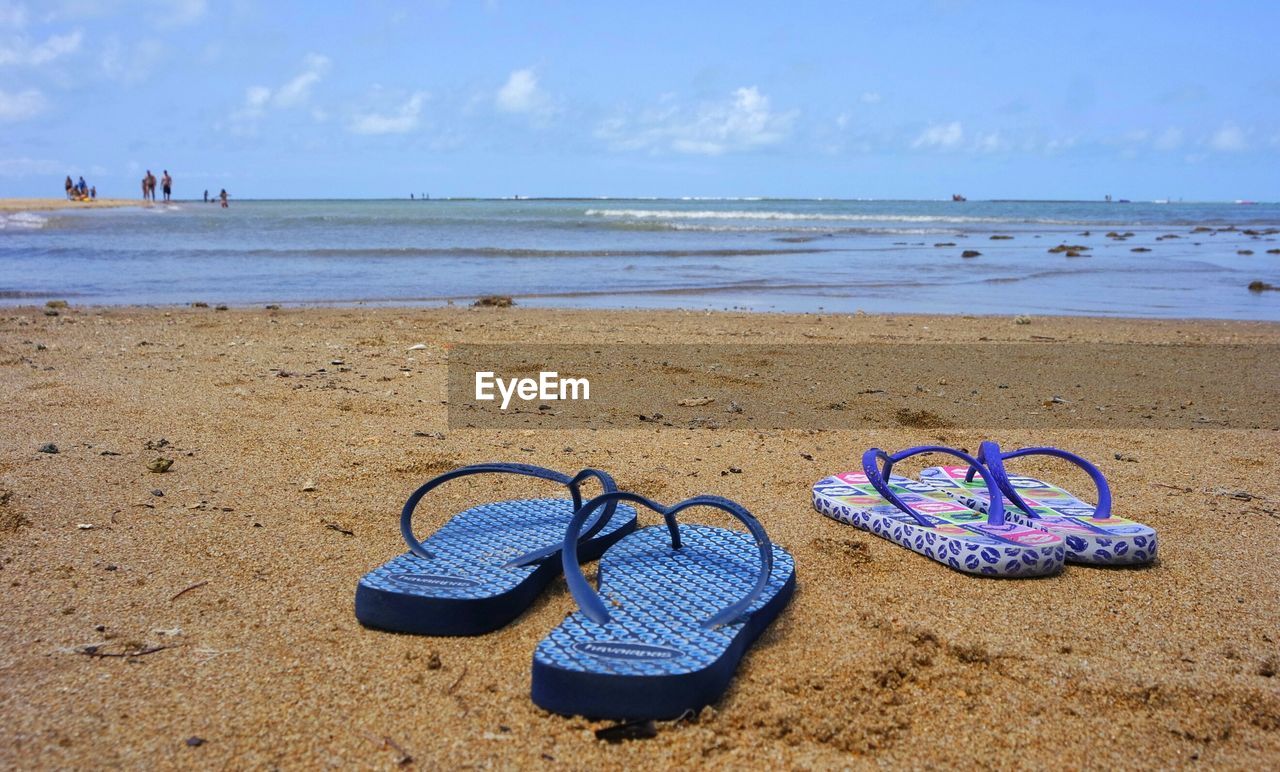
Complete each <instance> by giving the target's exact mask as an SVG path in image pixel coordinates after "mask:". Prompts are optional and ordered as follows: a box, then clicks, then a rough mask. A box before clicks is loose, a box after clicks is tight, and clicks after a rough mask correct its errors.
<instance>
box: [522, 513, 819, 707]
mask: <svg viewBox="0 0 1280 772" xmlns="http://www.w3.org/2000/svg"><path fill="white" fill-rule="evenodd" d="M680 537H681V540H682V542H683V546H681V548H680V549H678V550H677V549H673V548H672V547H671V537H670V534H669V533H668V532H667V531H666V529H663V528H657V527H652V528H643V529H640V530H638V531H636V532H635V533H632V534H630V535H628V536H626V537H625V538H623V539H622V540H621V541H619V542H618V544H617V545H615V546H614V547H612V548H611V549H609V550H608V551H607V552H606V553H605V554H604V556H603V557H601V559H600V569H599V574H600V595H601V597H602V599H603V600H604V602H605V603H606V604H607V605H608V607H609V614H610V616H611V617H612V618H611V619H610V621H609V622H607V623H605V624H598V623H596V622H594V621H592V620H591V619H589V618H588V617H587V616H586V615H585V614H583V613H582V612H580V611H578V612H574V613H573V614H570V615H569V616H568V617H567V618H566V619H565V621H564V622H562V623H561V624H560V625H559V626H558V627H557V628H556V629H555V630H552V631H551V633H550V634H548V635H547V637H546V638H544V639H543V640H542V641H541V642H540V643H539V644H538V647H537V649H536V650H535V651H534V655H533V685H532V695H533V701H534V703H536V704H537V705H538V706H540V707H542V708H545V709H546V710H549V711H552V712H555V713H561V714H564V715H581V716H587V717H589V718H619V719H622V718H625V719H650V718H652V719H665V718H675V717H677V716H680V715H682V714H684V713H685V712H686V711H690V710H698V709H700V708H702V707H703V706H704V705H709V704H711V703H714V702H716V701H717V700H719V699H720V697H721V696H722V695H723V694H724V692H725V691H726V690H727V689H728V688H729V684H730V682H731V681H732V679H733V674H734V672H735V671H736V670H737V667H738V663H739V662H740V661H741V660H742V657H743V656H744V655H745V653H746V652H747V650H748V649H749V648H750V646H751V644H752V643H753V642H754V641H755V640H756V638H757V637H759V635H760V634H761V633H762V632H763V631H764V630H765V628H767V627H768V626H769V624H770V623H771V622H772V621H773V620H774V618H775V617H777V616H778V614H779V613H780V612H781V611H782V609H783V608H785V607H786V605H787V603H788V602H789V601H790V600H791V596H792V593H793V592H794V590H795V561H794V560H793V558H792V557H791V555H790V553H788V552H787V551H786V550H784V549H782V548H781V547H778V546H777V545H774V546H773V570H772V572H771V573H770V578H769V584H768V588H767V590H766V591H765V593H764V594H763V595H762V596H761V597H760V598H759V599H757V600H756V602H755V603H753V604H752V606H751V608H750V609H749V610H748V615H747V617H746V619H745V620H743V621H739V622H734V623H732V624H727V625H723V626H720V627H718V628H714V629H708V628H706V627H704V626H703V625H702V622H703V620H705V619H707V618H708V617H710V616H711V615H712V614H714V613H715V612H717V611H719V610H720V609H722V608H724V607H725V606H727V605H728V604H730V603H732V602H733V601H735V600H737V599H739V598H741V597H743V596H744V595H746V594H747V593H748V592H749V591H751V589H752V588H753V586H754V585H755V581H756V578H757V575H758V572H759V570H760V558H759V548H758V547H757V546H756V543H755V541H754V540H753V539H752V537H751V535H750V534H747V533H743V532H740V531H729V530H726V529H723V528H712V527H709V526H697V525H684V526H681V527H680Z"/></svg>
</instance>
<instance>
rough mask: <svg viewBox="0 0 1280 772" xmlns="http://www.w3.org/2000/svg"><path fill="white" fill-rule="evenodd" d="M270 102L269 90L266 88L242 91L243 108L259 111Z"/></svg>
mask: <svg viewBox="0 0 1280 772" xmlns="http://www.w3.org/2000/svg"><path fill="white" fill-rule="evenodd" d="M270 101H271V89H269V88H267V87H266V86H250V87H249V88H247V89H245V90H244V104H245V107H249V108H252V109H255V110H256V109H261V108H263V107H266V106H267V102H270Z"/></svg>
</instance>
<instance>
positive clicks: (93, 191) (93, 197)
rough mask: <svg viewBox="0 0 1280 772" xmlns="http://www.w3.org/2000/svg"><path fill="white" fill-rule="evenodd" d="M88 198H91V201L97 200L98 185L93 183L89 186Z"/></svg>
mask: <svg viewBox="0 0 1280 772" xmlns="http://www.w3.org/2000/svg"><path fill="white" fill-rule="evenodd" d="M89 200H91V201H97V200H98V186H97V185H94V186H93V187H91V188H89Z"/></svg>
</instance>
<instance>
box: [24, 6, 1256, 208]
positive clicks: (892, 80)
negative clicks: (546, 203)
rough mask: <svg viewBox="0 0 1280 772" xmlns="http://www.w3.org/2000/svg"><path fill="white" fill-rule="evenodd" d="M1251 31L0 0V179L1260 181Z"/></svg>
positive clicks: (651, 183) (949, 186)
mask: <svg viewBox="0 0 1280 772" xmlns="http://www.w3.org/2000/svg"><path fill="white" fill-rule="evenodd" d="M356 5H358V6H359V7H358V8H355V9H353V8H352V6H356ZM1277 29H1280V5H1277V4H1272V3H1243V2H1219V3H1212V4H1209V3H1190V2H1183V3H1176V2H1168V1H1167V0H1166V2H1158V3H1157V2H1125V3H1116V2H1114V1H1113V2H1107V3H1094V2H1070V3H1068V2H1060V3H1049V2H1025V3H998V2H986V3H976V2H974V3H970V2H960V1H958V0H953V1H950V2H946V1H942V0H933V1H931V2H900V3H875V4H871V3H837V2H832V3H807V2H789V3H785V4H784V3H776V2H775V3H757V2H734V3H714V4H713V3H690V2H680V3H661V2H646V3H632V4H620V3H588V2H578V3H569V2H559V3H539V2H532V1H526V2H506V1H504V0H495V1H494V2H434V3H432V2H414V3H395V2H385V1H383V2H379V1H377V0H374V1H371V2H364V3H359V4H348V3H341V4H340V3H328V2H319V1H316V2H306V3H290V2H273V3H250V2H244V1H243V0H220V1H217V2H204V1H203V0H166V1H164V2H110V1H109V0H98V1H97V2H94V1H92V0H70V1H69V2H59V1H58V0H34V1H31V0H29V1H28V2H21V1H19V2H11V1H10V0H0V195H4V196H19V195H21V196H35V195H41V196H43V195H60V194H61V181H62V178H63V176H64V175H66V174H67V173H75V174H84V175H85V176H86V177H88V178H89V181H90V182H92V183H95V184H96V185H97V187H98V189H99V192H100V195H106V196H135V195H138V180H139V178H140V177H141V176H142V173H143V171H144V169H146V168H150V169H152V170H153V171H155V172H156V173H157V174H159V173H160V170H161V169H163V168H167V169H169V170H170V172H171V173H172V174H173V175H174V177H175V179H176V186H177V189H176V195H178V196H179V197H192V196H194V197H198V196H199V195H200V193H201V192H202V191H203V190H204V189H205V188H208V189H210V190H216V189H218V188H221V187H226V188H227V189H228V190H229V191H231V193H232V194H233V195H236V196H239V197H244V198H247V197H308V196H316V197H343V196H351V197H381V196H387V197H396V196H406V195H408V194H409V193H410V192H424V191H425V192H429V193H431V194H432V195H435V196H447V195H455V196H506V195H512V194H520V195H529V196H535V195H641V196H661V195H671V196H682V195H703V196H734V195H742V196H748V195H769V196H832V197H836V196H838V197H876V198H939V197H945V196H948V195H949V194H951V193H952V192H963V193H965V194H967V195H968V196H969V197H971V198H1100V197H1102V196H1103V195H1104V194H1106V193H1111V194H1112V195H1114V196H1116V197H1117V198H1120V197H1127V198H1134V199H1151V198H1174V199H1177V198H1186V199H1196V200H1220V199H1225V200H1231V199H1254V200H1268V201H1274V200H1280V46H1277V45H1276V43H1275V31H1276V30H1277Z"/></svg>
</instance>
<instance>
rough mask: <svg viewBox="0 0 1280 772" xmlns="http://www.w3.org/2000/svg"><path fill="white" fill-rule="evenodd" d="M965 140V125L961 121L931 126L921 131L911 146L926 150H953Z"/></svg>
mask: <svg viewBox="0 0 1280 772" xmlns="http://www.w3.org/2000/svg"><path fill="white" fill-rule="evenodd" d="M963 141H964V127H962V126H961V125H960V122H959V121H952V122H951V123H940V124H935V125H933V126H930V127H929V128H927V129H925V130H924V131H922V132H921V133H920V136H918V137H916V138H915V140H914V141H913V142H912V143H911V147H913V148H916V149H925V150H951V149H954V148H956V147H959V145H960V143H961V142H963Z"/></svg>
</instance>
